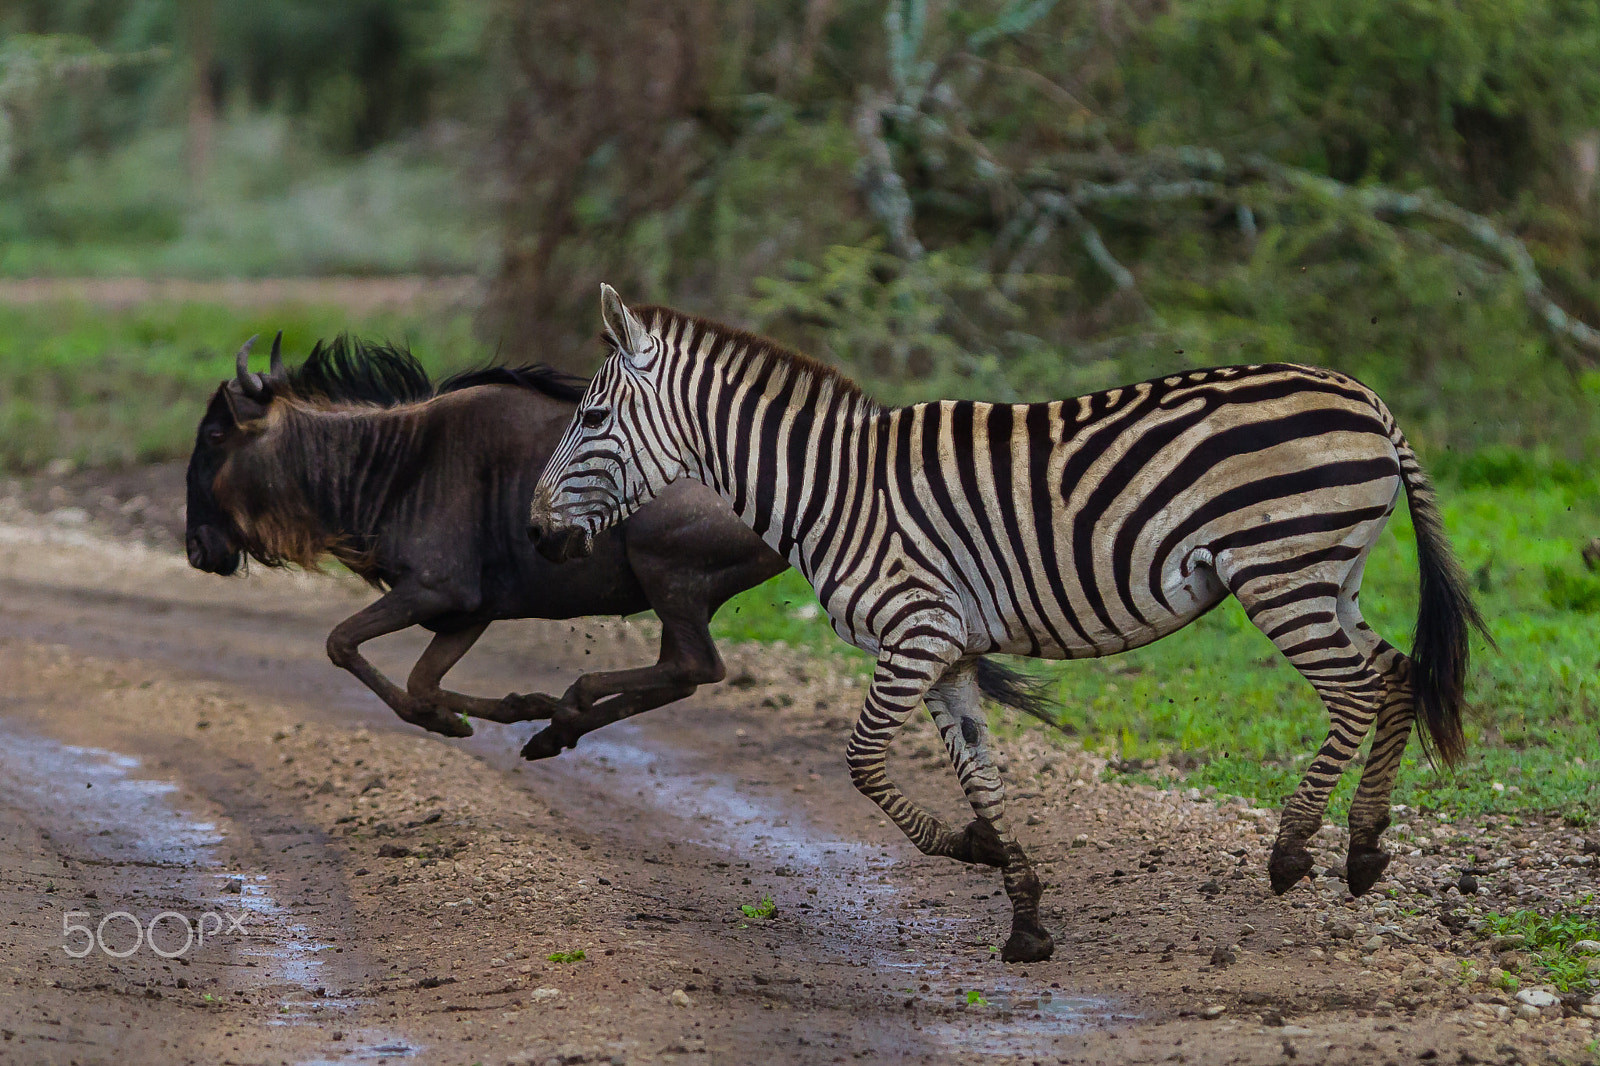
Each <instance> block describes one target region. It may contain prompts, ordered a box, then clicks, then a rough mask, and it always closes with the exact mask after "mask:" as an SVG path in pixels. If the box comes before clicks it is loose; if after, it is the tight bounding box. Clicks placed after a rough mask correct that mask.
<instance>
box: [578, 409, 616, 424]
mask: <svg viewBox="0 0 1600 1066" xmlns="http://www.w3.org/2000/svg"><path fill="white" fill-rule="evenodd" d="M610 414H611V411H610V410H609V409H608V408H605V407H591V408H589V409H588V410H586V411H584V412H583V414H582V415H580V416H579V418H578V421H579V422H581V423H582V424H583V428H584V429H599V428H600V427H601V426H603V425H605V424H606V418H607V417H609V416H610Z"/></svg>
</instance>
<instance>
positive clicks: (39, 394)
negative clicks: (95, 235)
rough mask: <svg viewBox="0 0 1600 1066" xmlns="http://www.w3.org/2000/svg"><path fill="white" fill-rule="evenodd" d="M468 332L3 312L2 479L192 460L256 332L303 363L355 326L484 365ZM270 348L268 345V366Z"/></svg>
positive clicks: (308, 321)
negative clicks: (214, 404)
mask: <svg viewBox="0 0 1600 1066" xmlns="http://www.w3.org/2000/svg"><path fill="white" fill-rule="evenodd" d="M470 326H471V323H470V320H469V319H468V317H467V316H466V315H465V314H453V315H434V316H433V317H432V318H424V317H422V316H421V315H397V314H387V313H378V314H367V315H362V316H353V315H350V314H348V313H347V312H345V311H342V310H340V309H339V308H336V307H306V306H290V307H283V308H276V309H270V310H261V311H240V310H237V309H234V308H228V307H220V306H214V305H209V304H149V305H144V306H140V307H138V308H135V309H131V310H125V311H113V310H106V309H102V308H95V307H89V306H86V305H83V304H75V303H60V304H44V305H35V306H22V307H5V306H0V472H4V471H25V470H30V469H34V468H37V467H39V466H41V465H43V464H44V463H46V462H48V461H50V460H52V459H70V460H72V461H74V462H76V463H78V464H79V465H89V466H115V465H120V464H127V463H137V462H151V461H159V460H164V459H176V458H181V457H183V456H186V455H187V454H188V453H189V450H190V449H191V448H192V447H193V445H194V433H195V427H196V426H198V425H199V423H200V415H201V413H202V412H203V411H204V410H205V404H206V401H207V399H208V398H209V397H210V395H211V393H212V391H213V390H215V389H216V387H217V384H218V382H220V381H221V380H222V379H223V378H225V377H228V376H230V375H231V374H232V373H233V353H234V352H235V351H236V350H237V349H238V347H239V345H240V344H242V343H243V342H244V340H245V338H246V337H249V336H250V335H251V334H252V333H260V334H262V335H263V338H266V337H270V336H271V335H272V333H274V332H275V331H277V330H279V329H281V330H283V331H284V352H285V354H286V355H287V356H288V358H289V359H290V361H291V362H294V361H298V360H299V359H300V358H303V357H304V356H305V354H306V353H307V352H309V351H310V349H311V345H312V343H313V342H314V341H315V340H316V339H317V338H319V337H329V336H332V335H333V334H335V333H337V332H339V331H340V330H343V329H349V330H353V331H356V332H359V333H361V334H363V335H366V336H370V337H375V338H379V339H391V340H405V341H409V342H411V343H412V344H413V345H414V348H415V351H416V354H417V355H418V357H419V358H421V359H422V360H423V362H424V363H426V364H428V366H429V367H430V369H439V368H441V367H445V366H461V365H465V364H467V363H471V362H474V361H481V360H482V359H484V358H486V354H487V353H485V352H483V351H482V350H481V349H480V348H479V347H478V346H477V345H476V344H475V343H474V342H473V341H472V339H471V332H470ZM265 348H266V344H265V342H264V340H263V343H261V344H259V345H258V354H257V361H258V365H259V366H264V364H265V361H266V356H265V352H264V350H265Z"/></svg>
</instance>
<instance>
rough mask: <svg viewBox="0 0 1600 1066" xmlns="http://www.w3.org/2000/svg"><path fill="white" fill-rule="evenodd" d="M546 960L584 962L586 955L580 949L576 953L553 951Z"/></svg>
mask: <svg viewBox="0 0 1600 1066" xmlns="http://www.w3.org/2000/svg"><path fill="white" fill-rule="evenodd" d="M545 958H547V959H549V960H550V961H551V962H582V961H583V959H584V954H583V949H582V948H578V949H577V950H576V951H552V952H551V953H550V954H548V955H546V956H545Z"/></svg>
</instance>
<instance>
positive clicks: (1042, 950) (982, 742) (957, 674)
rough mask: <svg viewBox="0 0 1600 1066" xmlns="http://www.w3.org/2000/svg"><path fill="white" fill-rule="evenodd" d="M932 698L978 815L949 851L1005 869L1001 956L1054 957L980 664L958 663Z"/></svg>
mask: <svg viewBox="0 0 1600 1066" xmlns="http://www.w3.org/2000/svg"><path fill="white" fill-rule="evenodd" d="M927 702H928V711H929V713H930V714H932V715H933V721H934V724H935V725H937V726H938V728H939V734H940V736H942V737H943V738H944V743H945V748H946V750H948V751H949V753H950V762H951V765H952V766H954V767H955V771H956V776H957V777H958V778H959V779H960V780H961V788H962V791H964V792H965V793H966V794H967V802H968V803H970V804H972V813H973V814H974V815H975V817H974V818H973V820H972V822H971V824H969V825H968V826H967V829H966V832H965V833H964V834H963V835H962V836H961V837H959V838H957V839H955V840H954V841H952V845H953V846H952V847H951V849H950V850H949V851H948V852H946V854H948V855H950V857H951V858H955V859H961V860H963V861H965V862H978V863H985V864H987V865H989V866H998V867H1000V869H1001V870H1002V871H1003V873H1004V875H1005V885H1006V895H1007V896H1009V897H1010V898H1011V936H1010V937H1009V938H1007V940H1006V944H1005V948H1004V949H1003V950H1002V951H1001V953H1000V957H1001V959H1003V960H1004V961H1006V962H1038V961H1041V960H1043V959H1048V958H1049V957H1050V955H1051V953H1052V952H1053V951H1054V950H1055V941H1054V940H1052V939H1051V936H1050V933H1049V932H1048V931H1047V930H1046V929H1045V928H1044V926H1043V925H1041V924H1040V922H1039V897H1040V895H1041V894H1042V893H1043V891H1044V886H1043V885H1042V884H1041V883H1040V881H1039V875H1038V874H1036V873H1034V871H1033V866H1032V864H1031V863H1029V862H1028V856H1027V855H1026V854H1025V853H1024V852H1023V850H1022V845H1021V844H1019V843H1017V838H1016V834H1015V833H1013V832H1012V829H1011V826H1010V824H1009V823H1008V822H1007V819H1006V794H1005V786H1004V785H1002V784H1001V782H1000V771H999V769H998V768H997V767H996V766H995V763H994V755H993V754H992V753H991V751H990V750H989V742H988V737H989V730H988V727H987V724H986V723H985V722H984V719H983V708H982V706H981V705H980V703H979V696H978V680H977V673H976V663H975V662H974V661H972V660H968V661H964V662H961V663H957V664H956V665H955V666H952V667H951V668H950V669H949V670H948V671H946V672H945V675H944V676H943V677H942V678H940V679H939V681H938V683H937V684H935V685H934V687H933V688H932V689H931V690H929V692H928V697H927Z"/></svg>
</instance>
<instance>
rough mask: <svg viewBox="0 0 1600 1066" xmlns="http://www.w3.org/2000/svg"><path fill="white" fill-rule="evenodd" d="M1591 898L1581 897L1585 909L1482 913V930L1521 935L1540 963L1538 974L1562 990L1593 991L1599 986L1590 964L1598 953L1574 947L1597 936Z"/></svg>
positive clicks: (1599, 926)
mask: <svg viewBox="0 0 1600 1066" xmlns="http://www.w3.org/2000/svg"><path fill="white" fill-rule="evenodd" d="M1593 902H1594V897H1593V896H1590V897H1588V898H1587V899H1586V900H1582V901H1580V903H1579V905H1580V906H1588V910H1587V911H1585V912H1573V911H1558V912H1556V913H1555V914H1540V913H1538V912H1537V911H1515V912H1513V913H1511V914H1490V915H1487V916H1485V918H1484V925H1483V929H1482V930H1481V932H1482V933H1483V935H1485V936H1491V937H1498V936H1520V937H1522V938H1523V939H1524V941H1526V943H1525V945H1524V946H1525V949H1526V950H1527V952H1528V953H1529V954H1530V955H1532V956H1533V960H1534V962H1535V964H1536V965H1537V966H1538V967H1539V970H1540V974H1539V976H1540V977H1541V978H1542V979H1543V980H1546V981H1548V982H1549V983H1551V984H1553V985H1555V986H1556V987H1557V988H1559V989H1560V990H1561V991H1563V992H1589V991H1593V990H1594V989H1596V988H1600V973H1596V972H1594V971H1591V970H1590V969H1589V964H1590V963H1591V962H1593V961H1596V960H1600V955H1591V954H1589V953H1587V952H1577V951H1574V950H1573V945H1575V944H1577V943H1578V942H1579V941H1580V940H1600V913H1596V912H1595V910H1594V908H1593V907H1592V904H1593Z"/></svg>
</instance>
